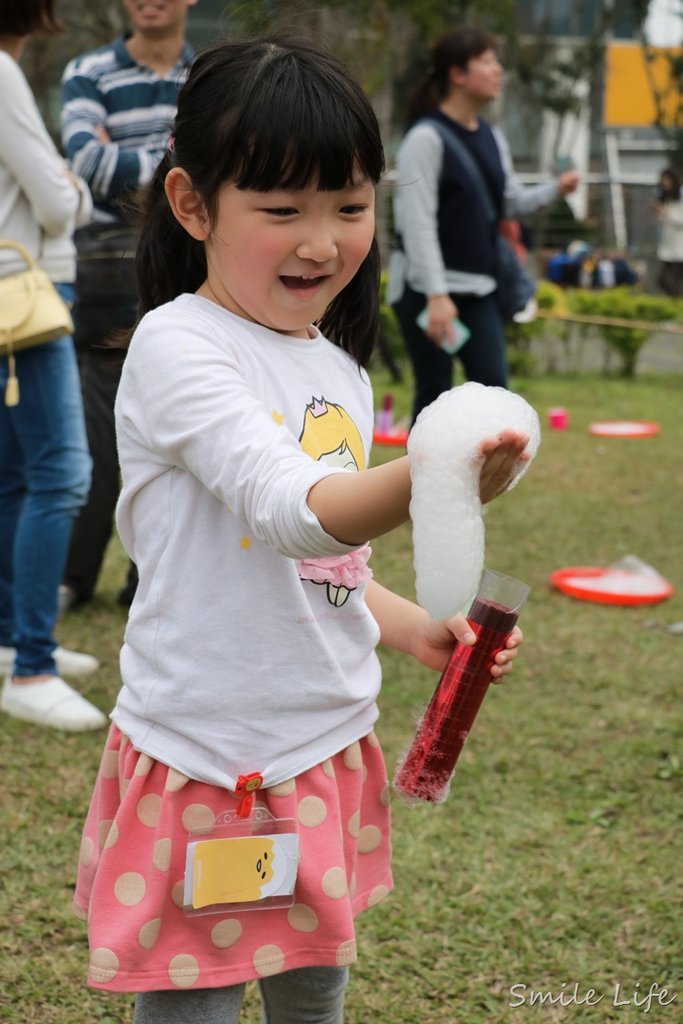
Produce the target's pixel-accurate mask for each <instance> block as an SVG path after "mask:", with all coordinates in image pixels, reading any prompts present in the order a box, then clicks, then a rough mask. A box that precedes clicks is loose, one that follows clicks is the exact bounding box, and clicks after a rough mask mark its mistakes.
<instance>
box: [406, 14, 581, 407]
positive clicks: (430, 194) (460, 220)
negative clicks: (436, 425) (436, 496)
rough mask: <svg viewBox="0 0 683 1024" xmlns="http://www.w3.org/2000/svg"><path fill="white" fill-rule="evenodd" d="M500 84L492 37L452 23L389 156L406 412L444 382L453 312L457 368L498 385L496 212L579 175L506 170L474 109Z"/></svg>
mask: <svg viewBox="0 0 683 1024" xmlns="http://www.w3.org/2000/svg"><path fill="white" fill-rule="evenodd" d="M502 83H503V68H502V66H501V64H500V60H499V58H498V52H497V43H496V39H495V37H494V36H493V35H491V33H489V32H486V31H485V30H483V29H480V28H457V29H454V30H453V31H451V32H448V33H447V34H446V35H444V36H442V38H441V39H439V41H438V42H437V43H436V45H435V46H434V48H433V51H432V65H431V69H430V71H429V73H428V75H427V76H426V77H425V78H424V80H423V81H422V82H421V83H420V85H419V86H418V88H417V89H416V91H415V93H414V95H413V98H412V102H411V106H410V111H409V125H410V127H409V130H408V132H407V134H406V135H405V137H404V139H403V141H402V143H401V146H400V148H399V151H398V155H397V161H396V167H397V182H396V187H395V190H394V223H395V227H396V231H397V240H398V245H397V248H396V250H395V251H394V253H392V258H391V264H390V282H389V290H388V299H389V301H390V303H392V304H393V306H394V309H395V311H396V314H397V317H398V320H399V323H400V325H401V329H402V333H403V336H404V339H405V343H406V347H407V349H408V354H409V356H410V359H411V362H412V365H413V370H414V374H415V382H416V393H415V402H414V407H413V418H415V417H417V415H418V413H419V412H420V410H421V409H422V408H424V406H425V405H428V404H429V403H430V402H432V401H433V400H434V399H435V398H436V397H437V396H438V395H439V394H440V393H441V392H442V391H446V390H448V388H450V387H451V385H452V383H453V357H452V354H449V351H448V349H450V350H451V351H452V348H453V343H454V342H455V341H456V337H455V332H456V326H457V325H455V324H454V321H455V320H456V318H457V319H458V320H459V321H461V323H462V324H464V325H465V328H467V330H468V331H469V340H467V341H466V342H465V343H464V345H463V346H462V347H461V348H460V349H459V350H458V358H459V359H460V360H461V362H462V364H463V367H464V370H465V374H466V376H467V379H468V380H472V381H477V382H479V383H481V384H491V385H499V386H502V387H506V386H507V382H508V371H507V360H506V355H505V337H504V334H503V317H502V314H501V311H500V309H499V305H498V302H497V297H496V294H495V289H496V280H495V275H496V235H497V234H498V231H499V225H500V222H501V220H503V219H504V218H506V217H515V216H520V217H523V216H524V215H525V214H528V213H531V212H533V211H535V210H537V209H539V208H540V207H542V206H545V205H546V204H548V203H550V202H552V201H553V200H554V199H556V198H557V197H558V196H563V195H566V194H567V193H568V192H571V191H572V190H573V189H575V188H576V186H577V183H578V175H577V174H576V172H575V171H566V172H565V173H564V174H562V175H560V176H559V178H558V179H557V180H556V181H550V182H548V183H547V184H546V183H544V184H541V185H535V186H532V187H526V188H525V187H524V186H522V185H521V183H520V182H519V181H518V180H517V179H516V178H515V175H514V171H513V168H512V162H511V159H510V152H509V148H508V145H507V143H506V141H505V139H504V137H503V135H502V134H501V133H500V131H498V130H497V129H495V128H492V127H491V126H490V125H489V124H488V123H487V122H486V121H485V120H484V119H483V118H482V117H481V116H480V111H481V109H482V108H483V107H484V106H485V105H486V104H487V103H489V102H491V101H492V100H494V99H496V98H497V97H498V96H499V95H500V92H501V88H502ZM484 190H486V191H485V192H484ZM418 318H419V320H420V324H421V326H420V325H419V324H418V323H417V322H416V321H417V319H418ZM444 346H445V347H444Z"/></svg>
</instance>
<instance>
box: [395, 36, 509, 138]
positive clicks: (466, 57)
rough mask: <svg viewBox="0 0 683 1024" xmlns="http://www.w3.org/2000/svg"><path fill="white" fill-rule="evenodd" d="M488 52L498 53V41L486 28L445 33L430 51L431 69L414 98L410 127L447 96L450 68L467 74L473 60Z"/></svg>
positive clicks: (417, 88)
mask: <svg viewBox="0 0 683 1024" xmlns="http://www.w3.org/2000/svg"><path fill="white" fill-rule="evenodd" d="M487 50H494V51H497V50H498V41H497V39H496V37H495V36H494V35H493V34H492V33H491V32H487V31H486V30H485V29H483V28H476V27H472V28H470V27H464V28H454V29H451V31H450V32H446V33H445V35H443V36H441V38H440V39H438V40H437V42H436V43H435V44H434V46H433V47H432V50H431V67H430V70H429V72H428V73H427V74H426V75H425V76H424V78H423V79H422V81H421V82H420V83H419V84H418V86H417V87H416V89H415V91H414V92H413V94H412V97H411V99H410V103H409V105H408V124H413V123H414V122H415V121H417V120H419V118H421V117H425V115H426V114H428V113H430V111H432V110H433V109H434V107H435V106H437V104H438V103H440V102H441V100H444V99H445V98H446V96H447V95H448V72H449V71H450V69H451V68H460V69H461V70H462V71H466V70H467V65H468V64H469V62H470V61H471V60H472V58H473V57H481V55H482V53H486V51H487Z"/></svg>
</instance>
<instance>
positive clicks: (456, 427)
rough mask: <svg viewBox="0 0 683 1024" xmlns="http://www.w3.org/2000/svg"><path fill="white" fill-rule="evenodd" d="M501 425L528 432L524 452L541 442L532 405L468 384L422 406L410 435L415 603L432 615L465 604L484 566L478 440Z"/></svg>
mask: <svg viewBox="0 0 683 1024" xmlns="http://www.w3.org/2000/svg"><path fill="white" fill-rule="evenodd" d="M503 430H515V431H519V432H520V433H523V434H526V435H527V437H528V438H529V440H528V443H527V446H526V449H525V451H526V452H528V454H529V455H530V458H529V460H528V461H527V462H521V463H520V464H519V465H520V468H519V470H518V472H517V473H516V475H515V476H514V478H513V479H512V481H511V483H510V484H509V485H508V488H507V489H508V490H510V489H511V488H512V487H514V486H515V484H516V483H517V482H518V481H519V480H520V479H521V478H522V477H523V476H524V474H525V473H526V471H527V470H528V468H529V465H530V464H531V460H532V459H533V457H534V455H535V454H536V451H537V450H538V446H539V444H540V440H541V428H540V424H539V420H538V416H537V414H536V412H535V410H534V409H533V408H532V407H531V406H530V405H529V403H528V402H526V401H525V400H524V399H523V398H522V397H521V396H520V395H516V394H514V393H513V392H512V391H507V390H506V389H505V388H498V387H486V386H485V385H483V384H476V383H474V382H470V383H468V384H461V385H460V386H458V387H455V388H451V390H450V391H445V392H444V393H443V394H442V395H439V397H438V398H437V399H436V401H434V402H432V404H431V405H429V406H427V408H425V409H423V410H422V412H421V413H420V415H419V416H418V418H417V420H416V422H415V425H414V426H413V428H412V430H411V432H410V434H409V436H408V456H409V459H410V474H411V481H412V496H411V501H410V517H411V519H412V523H413V549H414V565H415V587H416V592H417V600H418V603H419V604H420V605H421V606H422V607H423V608H425V609H426V610H427V611H428V612H429V614H430V615H431V616H432V617H433V618H436V619H443V618H448V617H450V616H451V615H454V614H455V613H456V612H458V611H462V610H463V609H465V608H466V606H467V605H468V603H469V601H470V600H471V599H472V597H473V596H474V594H475V592H476V590H477V586H478V585H479V580H480V577H481V574H482V570H483V568H484V520H483V516H482V504H481V501H480V499H479V473H480V470H481V467H482V464H483V459H482V457H481V455H480V454H479V449H480V446H481V442H482V441H484V440H486V439H487V438H489V437H495V436H496V435H497V434H499V433H500V432H501V431H503Z"/></svg>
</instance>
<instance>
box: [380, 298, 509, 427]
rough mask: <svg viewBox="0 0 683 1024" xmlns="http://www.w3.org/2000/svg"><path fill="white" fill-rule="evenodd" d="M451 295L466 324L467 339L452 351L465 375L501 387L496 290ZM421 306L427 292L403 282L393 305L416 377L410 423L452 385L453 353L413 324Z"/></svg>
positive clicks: (503, 360) (502, 354) (503, 365)
mask: <svg viewBox="0 0 683 1024" xmlns="http://www.w3.org/2000/svg"><path fill="white" fill-rule="evenodd" d="M451 298H452V299H453V302H454V303H455V304H456V306H457V307H458V315H459V317H460V319H461V320H462V322H463V323H464V324H466V325H467V327H469V329H470V338H469V341H467V342H466V343H465V344H464V345H463V347H462V348H461V349H460V351H459V352H458V354H457V355H456V356H455V358H456V359H458V360H460V362H461V363H462V366H463V369H464V371H465V376H466V378H467V380H471V381H476V382H477V383H478V384H487V385H493V386H496V387H502V388H506V387H507V385H508V369H507V355H506V348H505V334H504V333H503V320H502V317H501V315H500V310H499V309H498V301H497V299H496V296H495V293H493V292H492V293H491V294H490V295H482V296H478V295H456V294H452V295H451ZM426 305H427V299H426V297H425V296H424V295H420V294H419V292H415V291H413V290H412V288H409V287H408V286H407V285H406V288H405V290H404V292H403V295H402V296H401V298H400V299H399V300H398V302H397V303H396V304H395V305H394V312H395V313H396V318H397V320H398V322H399V325H400V327H401V333H402V334H403V339H404V341H405V346H406V350H407V352H408V355H409V357H410V362H411V364H412V367H413V375H414V377H415V396H414V402H413V423H414V422H415V420H416V419H417V417H418V414H419V413H420V412H421V411H422V410H423V409H424V407H425V406H426V405H430V404H431V403H432V402H433V401H434V400H435V399H436V398H438V397H439V395H440V394H441V392H442V391H448V390H449V389H450V388H451V387H452V386H453V356H451V355H449V354H448V353H447V352H444V351H443V349H441V348H439V346H438V345H435V344H434V342H433V341H430V340H429V338H428V337H427V335H426V334H425V333H424V331H423V330H422V328H421V327H418V325H417V324H416V323H415V318H416V317H417V316H419V314H420V313H421V312H422V310H423V309H424V308H425V306H426Z"/></svg>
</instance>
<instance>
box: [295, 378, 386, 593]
mask: <svg viewBox="0 0 683 1024" xmlns="http://www.w3.org/2000/svg"><path fill="white" fill-rule="evenodd" d="M299 442H300V444H301V448H302V450H303V451H305V452H306V454H307V455H310V456H311V458H312V459H315V461H316V462H324V463H325V464H326V465H328V466H341V467H343V468H344V469H347V470H353V471H354V472H358V470H360V469H365V452H364V451H363V442H362V440H361V436H360V434H359V433H358V428H357V427H356V424H355V423H354V422H353V420H352V419H351V417H350V416H349V414H348V413H347V412H346V410H345V409H343V408H342V406H341V405H335V404H334V403H332V402H327V401H326V400H325V398H324V397H321V398H313V400H312V401H311V403H310V404H309V405H307V406H306V413H305V415H304V425H303V429H302V431H301V435H300V437H299ZM370 554H371V549H370V546H369V545H368V544H366V545H364V546H363V547H362V548H358V550H357V551H351V552H349V554H346V555H329V556H327V557H323V558H311V559H305V560H302V561H300V562H298V563H297V567H298V570H299V577H300V579H302V580H309V581H310V582H311V583H316V584H318V585H321V586H322V585H324V586H325V587H326V588H327V600H328V601H329V602H330V604H331V605H334V607H335V608H341V606H342V605H343V604H345V603H346V601H347V600H348V597H349V594H350V593H351V591H352V590H355V589H356V587H358V586H359V585H360V584H361V583H367V581H368V580H369V579H370V578H371V576H372V571H371V570H370V569H369V568H368V565H367V562H368V559H369V557H370Z"/></svg>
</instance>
